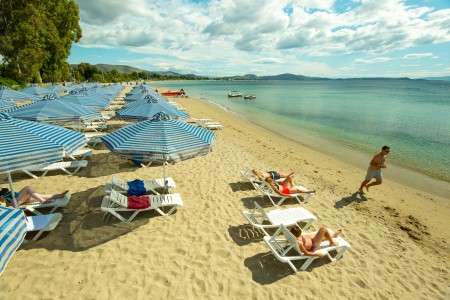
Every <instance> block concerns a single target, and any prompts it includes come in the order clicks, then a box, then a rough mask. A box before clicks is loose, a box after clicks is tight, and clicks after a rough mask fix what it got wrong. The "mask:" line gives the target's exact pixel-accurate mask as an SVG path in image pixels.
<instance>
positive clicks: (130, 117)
mask: <svg viewBox="0 0 450 300" xmlns="http://www.w3.org/2000/svg"><path fill="white" fill-rule="evenodd" d="M160 111H163V112H164V113H165V114H166V115H167V116H169V117H170V118H171V119H175V120H186V119H187V118H189V115H188V114H187V113H185V112H184V111H180V110H178V109H176V108H175V107H174V106H172V105H170V104H169V103H168V102H166V101H161V100H157V99H156V98H153V97H152V96H151V95H147V96H146V98H145V99H144V100H141V101H137V102H136V103H135V104H134V103H133V104H131V105H130V106H128V107H126V108H123V109H121V110H117V111H116V117H117V118H118V119H121V120H125V121H131V122H139V121H143V120H149V119H152V118H153V116H154V115H155V114H157V113H158V112H160Z"/></svg>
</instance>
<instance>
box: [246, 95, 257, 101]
mask: <svg viewBox="0 0 450 300" xmlns="http://www.w3.org/2000/svg"><path fill="white" fill-rule="evenodd" d="M244 99H249V100H252V99H256V96H255V95H245V96H244Z"/></svg>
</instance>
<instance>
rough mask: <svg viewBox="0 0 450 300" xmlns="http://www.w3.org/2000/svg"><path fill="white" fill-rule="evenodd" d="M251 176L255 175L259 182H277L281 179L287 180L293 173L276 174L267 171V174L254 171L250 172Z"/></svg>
mask: <svg viewBox="0 0 450 300" xmlns="http://www.w3.org/2000/svg"><path fill="white" fill-rule="evenodd" d="M252 172H253V175H255V176H256V177H257V178H258V179H259V180H261V181H262V180H266V179H267V178H272V179H273V180H278V179H281V178H287V177H288V176H290V175H293V174H294V172H291V173H285V172H276V171H267V172H259V171H257V170H255V169H253V170H252Z"/></svg>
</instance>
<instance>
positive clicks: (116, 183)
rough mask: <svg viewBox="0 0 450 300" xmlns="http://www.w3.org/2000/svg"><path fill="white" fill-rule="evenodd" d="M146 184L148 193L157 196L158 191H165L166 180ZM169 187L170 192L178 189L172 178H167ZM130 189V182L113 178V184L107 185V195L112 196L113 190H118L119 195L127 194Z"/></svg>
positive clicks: (161, 179) (159, 179) (146, 181)
mask: <svg viewBox="0 0 450 300" xmlns="http://www.w3.org/2000/svg"><path fill="white" fill-rule="evenodd" d="M142 181H143V182H144V187H145V190H146V191H147V192H152V193H154V194H155V195H159V193H158V192H157V191H156V190H157V189H164V178H158V179H150V180H142ZM166 181H167V187H168V188H169V191H170V190H171V189H173V188H175V187H176V184H175V181H174V180H173V179H172V178H171V177H167V178H166ZM128 189H129V186H128V182H126V181H124V180H122V179H120V178H118V177H116V176H113V177H112V179H111V182H108V183H106V184H105V192H106V194H110V193H111V191H112V190H116V191H118V192H119V193H122V194H123V193H126V192H127V191H128Z"/></svg>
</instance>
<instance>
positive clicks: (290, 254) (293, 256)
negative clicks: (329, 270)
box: [263, 225, 350, 272]
mask: <svg viewBox="0 0 450 300" xmlns="http://www.w3.org/2000/svg"><path fill="white" fill-rule="evenodd" d="M305 234H311V232H309V233H302V235H305ZM263 240H264V243H265V244H266V245H267V246H268V247H269V249H270V251H271V252H272V254H273V255H275V257H276V258H277V259H278V260H279V261H281V262H283V263H287V264H289V266H290V267H291V268H292V270H294V272H298V271H299V270H300V271H305V270H306V269H307V268H308V266H309V265H310V264H311V263H312V262H313V261H314V260H315V259H317V258H319V257H318V256H307V255H305V254H303V253H302V252H301V250H300V247H299V246H298V243H297V238H296V237H295V236H294V235H293V234H292V233H291V232H290V231H289V229H287V228H286V227H285V226H284V225H280V227H279V228H278V229H277V231H276V232H275V233H274V235H273V236H265V237H264V239H263ZM333 240H334V241H336V242H337V243H338V245H337V246H330V244H329V242H328V241H323V242H322V243H321V244H320V246H319V247H318V248H317V249H316V250H315V251H314V252H320V253H323V254H325V256H326V257H328V259H329V260H330V261H332V262H334V261H336V260H338V259H340V258H341V257H342V255H343V254H344V252H345V251H347V249H350V244H349V243H347V242H346V241H345V240H344V239H343V238H342V237H340V236H338V237H336V238H333ZM334 252H336V254H335V255H334V256H333V255H332V254H331V253H334ZM297 260H304V262H303V264H302V265H301V267H300V268H297V267H296V266H295V265H294V263H293V262H294V261H297Z"/></svg>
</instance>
